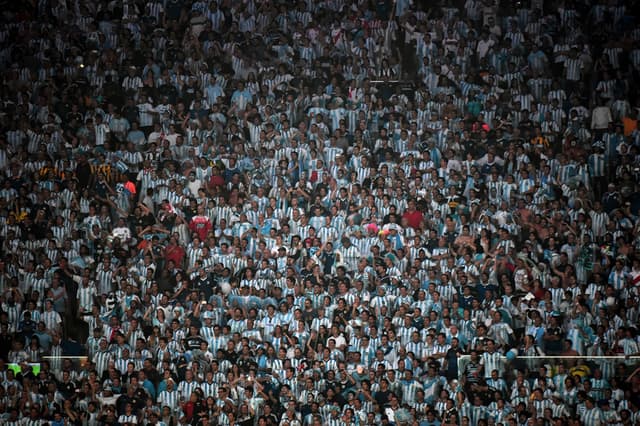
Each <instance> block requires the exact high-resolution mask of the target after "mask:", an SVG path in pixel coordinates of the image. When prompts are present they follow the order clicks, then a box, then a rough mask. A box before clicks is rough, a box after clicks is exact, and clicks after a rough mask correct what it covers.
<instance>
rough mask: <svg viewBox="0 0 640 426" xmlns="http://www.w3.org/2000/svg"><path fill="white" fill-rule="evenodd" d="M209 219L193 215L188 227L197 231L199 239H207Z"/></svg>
mask: <svg viewBox="0 0 640 426" xmlns="http://www.w3.org/2000/svg"><path fill="white" fill-rule="evenodd" d="M211 227H212V226H211V221H210V220H209V218H208V217H206V216H194V217H193V219H191V222H190V223H189V229H191V230H192V231H194V232H197V233H198V237H199V238H200V239H201V240H206V239H207V234H208V233H209V231H210V230H211Z"/></svg>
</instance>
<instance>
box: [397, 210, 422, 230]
mask: <svg viewBox="0 0 640 426" xmlns="http://www.w3.org/2000/svg"><path fill="white" fill-rule="evenodd" d="M402 218H403V219H407V223H408V224H409V226H410V227H412V228H413V229H418V228H420V224H421V223H422V219H423V216H422V212H421V211H419V210H414V211H412V212H411V211H409V210H406V211H405V212H404V214H403V215H402Z"/></svg>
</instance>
